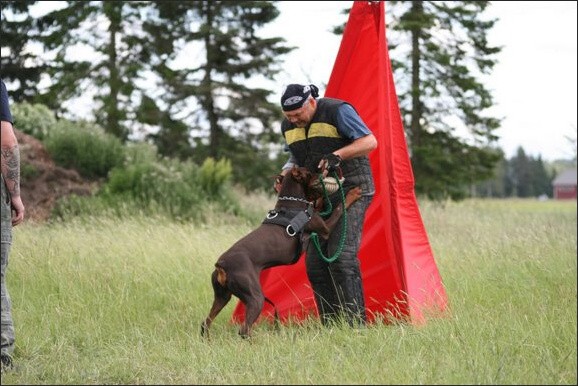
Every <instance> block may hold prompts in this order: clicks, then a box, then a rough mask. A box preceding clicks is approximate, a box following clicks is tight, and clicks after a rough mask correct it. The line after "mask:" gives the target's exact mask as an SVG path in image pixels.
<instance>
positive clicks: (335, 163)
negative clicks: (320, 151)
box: [317, 153, 342, 176]
mask: <svg viewBox="0 0 578 386" xmlns="http://www.w3.org/2000/svg"><path fill="white" fill-rule="evenodd" d="M341 161H342V159H341V157H340V156H338V155H337V154H333V153H330V154H325V155H324V156H323V158H321V161H320V162H319V165H318V166H317V167H318V168H319V169H321V171H322V172H323V175H324V176H326V175H327V173H328V172H334V171H335V170H337V168H338V167H339V166H340V165H341Z"/></svg>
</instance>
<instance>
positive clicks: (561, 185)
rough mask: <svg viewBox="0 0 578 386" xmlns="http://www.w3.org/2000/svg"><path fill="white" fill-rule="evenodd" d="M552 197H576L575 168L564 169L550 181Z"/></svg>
mask: <svg viewBox="0 0 578 386" xmlns="http://www.w3.org/2000/svg"><path fill="white" fill-rule="evenodd" d="M552 187H553V191H554V198H555V199H559V200H564V199H574V200H575V199H576V169H568V170H564V171H563V172H562V173H560V174H559V175H558V176H557V177H556V178H554V181H552Z"/></svg>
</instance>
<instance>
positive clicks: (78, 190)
mask: <svg viewBox="0 0 578 386" xmlns="http://www.w3.org/2000/svg"><path fill="white" fill-rule="evenodd" d="M15 132H16V138H18V145H19V148H20V165H21V174H22V176H21V182H20V190H21V194H22V201H23V202H24V206H25V207H26V216H25V217H26V219H27V220H32V221H37V222H42V221H45V220H47V219H48V218H49V217H50V213H51V211H52V209H53V208H54V205H55V204H56V201H57V200H58V199H60V198H62V197H65V196H68V195H71V194H76V195H80V196H87V195H91V194H93V193H94V192H96V190H97V189H98V186H99V183H98V182H94V181H86V180H83V179H82V177H81V176H80V174H78V172H77V171H76V170H73V169H64V168H62V167H59V166H56V165H55V164H54V161H53V160H52V158H51V157H50V155H49V154H48V152H47V151H46V149H45V148H44V145H43V144H42V142H40V141H39V140H37V139H36V138H34V137H32V136H30V135H27V134H24V133H22V132H21V131H19V130H17V129H15Z"/></svg>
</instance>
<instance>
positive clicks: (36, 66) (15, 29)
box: [0, 0, 44, 102]
mask: <svg viewBox="0 0 578 386" xmlns="http://www.w3.org/2000/svg"><path fill="white" fill-rule="evenodd" d="M35 3H37V2H36V1H23V0H20V1H2V3H1V4H2V18H1V27H2V28H1V30H2V47H1V49H0V50H1V52H2V58H1V62H0V73H1V76H2V79H3V80H4V81H5V82H6V83H15V87H14V88H11V91H10V97H11V98H12V99H13V100H14V101H15V102H32V101H33V99H34V97H35V96H36V95H37V94H38V83H39V81H40V77H41V75H42V73H43V71H44V65H43V64H42V62H40V61H39V58H38V57H37V55H36V54H35V53H33V52H32V51H31V50H29V49H28V47H29V44H30V43H33V42H35V41H36V39H37V37H38V34H39V31H38V29H37V28H36V27H35V24H34V20H33V18H32V17H31V16H30V11H29V9H30V7H31V6H32V5H34V4H35Z"/></svg>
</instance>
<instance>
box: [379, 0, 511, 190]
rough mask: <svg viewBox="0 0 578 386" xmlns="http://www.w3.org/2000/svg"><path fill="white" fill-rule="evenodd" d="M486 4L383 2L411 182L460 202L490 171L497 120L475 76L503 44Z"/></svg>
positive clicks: (487, 69) (491, 62) (482, 72)
mask: <svg viewBox="0 0 578 386" xmlns="http://www.w3.org/2000/svg"><path fill="white" fill-rule="evenodd" d="M488 4H489V1H419V0H413V1H389V2H388V8H387V15H388V16H389V18H390V19H391V21H390V22H389V23H388V31H387V36H388V39H389V41H388V44H389V47H390V52H391V56H392V57H397V58H407V59H406V60H398V61H392V63H393V64H394V68H395V71H394V77H395V79H396V89H397V92H398V97H399V102H400V109H401V112H402V117H403V120H404V126H405V128H406V132H407V139H408V146H409V148H410V152H411V161H412V167H413V171H414V176H415V181H416V192H417V193H418V194H422V195H427V196H428V197H430V198H434V199H443V198H445V197H450V198H452V199H460V198H463V197H466V196H467V195H468V192H467V188H468V187H469V186H470V185H471V184H472V183H476V182H479V181H483V180H485V179H487V178H488V177H490V176H491V175H492V172H493V169H494V166H495V165H496V163H497V162H498V161H499V159H500V155H499V151H497V150H496V148H495V147H496V143H495V142H496V140H497V137H496V135H495V134H494V131H495V130H496V129H497V128H498V127H499V125H500V121H499V119H497V118H493V117H489V116H485V115H484V111H485V110H486V109H488V108H489V107H491V106H492V103H493V102H492V96H491V94H490V92H489V91H488V90H487V89H486V88H485V87H484V85H483V84H482V83H481V81H480V77H481V76H482V75H487V74H489V73H490V72H491V70H492V68H493V66H494V64H495V63H496V60H494V59H493V58H492V56H493V55H495V54H497V53H498V52H499V51H500V50H501V49H500V48H498V47H491V46H490V45H489V44H488V42H487V39H486V35H487V32H488V31H489V30H490V29H491V28H492V26H493V25H494V23H495V21H496V20H484V18H483V17H482V14H483V11H484V10H485V9H486V7H487V6H488ZM404 49H405V51H404V52H401V51H403V50H404Z"/></svg>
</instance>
